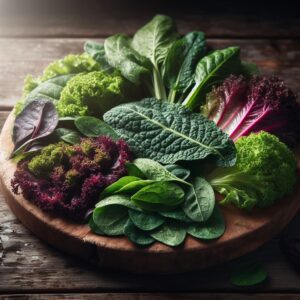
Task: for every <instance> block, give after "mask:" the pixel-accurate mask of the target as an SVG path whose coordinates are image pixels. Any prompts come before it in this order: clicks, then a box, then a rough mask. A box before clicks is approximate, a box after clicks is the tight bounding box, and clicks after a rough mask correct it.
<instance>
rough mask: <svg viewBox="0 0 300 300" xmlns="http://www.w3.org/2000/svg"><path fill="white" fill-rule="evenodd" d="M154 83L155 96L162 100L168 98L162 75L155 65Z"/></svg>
mask: <svg viewBox="0 0 300 300" xmlns="http://www.w3.org/2000/svg"><path fill="white" fill-rule="evenodd" d="M153 84H154V93H155V97H156V98H157V99H160V100H167V93H166V89H165V86H164V83H163V80H162V77H161V75H160V73H159V71H158V69H157V68H156V67H153Z"/></svg>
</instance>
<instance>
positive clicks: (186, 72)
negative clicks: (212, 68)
mask: <svg viewBox="0 0 300 300" xmlns="http://www.w3.org/2000/svg"><path fill="white" fill-rule="evenodd" d="M205 52H206V40H205V35H204V33H203V32H195V31H194V32H190V33H188V34H187V35H185V36H184V37H183V38H182V39H180V40H177V41H176V42H174V43H173V45H172V46H171V48H170V50H169V51H168V54H167V56H166V59H165V62H164V81H165V83H166V85H167V87H168V88H169V89H170V93H169V97H168V99H169V100H170V101H171V102H174V101H175V98H176V94H177V93H179V95H181V96H182V95H183V93H184V92H186V91H187V89H188V88H189V87H190V86H191V85H192V84H193V82H194V73H195V69H196V65H197V63H198V61H199V59H200V58H202V57H203V56H204V54H205Z"/></svg>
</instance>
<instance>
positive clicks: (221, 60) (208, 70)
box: [183, 47, 241, 109]
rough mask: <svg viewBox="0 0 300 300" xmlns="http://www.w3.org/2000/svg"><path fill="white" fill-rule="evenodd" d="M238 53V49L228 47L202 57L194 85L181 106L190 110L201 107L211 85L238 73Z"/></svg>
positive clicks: (239, 62) (239, 64)
mask: <svg viewBox="0 0 300 300" xmlns="http://www.w3.org/2000/svg"><path fill="white" fill-rule="evenodd" d="M239 53H240V49H239V48H238V47H228V48H226V49H223V50H216V51H214V52H212V53H211V54H209V55H207V56H205V57H203V58H202V59H201V60H200V61H199V63H198V64H197V67H196V71H195V83H196V84H195V85H194V87H193V89H192V90H191V92H190V93H189V95H188V96H187V98H186V99H185V100H184V102H183V105H185V106H186V107H188V108H190V109H194V108H195V107H196V106H199V105H201V103H203V102H204V101H205V96H206V94H207V92H209V91H210V90H211V88H212V87H213V85H216V84H219V83H220V82H221V81H222V80H223V79H224V78H225V77H227V76H228V75H230V74H234V73H236V72H237V71H239V70H240V66H241V61H240V57H239Z"/></svg>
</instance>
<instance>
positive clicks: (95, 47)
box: [84, 41, 113, 72]
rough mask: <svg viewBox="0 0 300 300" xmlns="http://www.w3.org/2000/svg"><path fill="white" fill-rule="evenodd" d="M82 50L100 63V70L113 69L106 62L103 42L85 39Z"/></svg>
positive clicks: (109, 70)
mask: <svg viewBox="0 0 300 300" xmlns="http://www.w3.org/2000/svg"><path fill="white" fill-rule="evenodd" d="M84 51H85V52H86V53H88V54H89V55H90V56H91V57H92V58H93V59H94V60H95V61H96V62H97V63H98V64H99V65H100V69H101V70H102V71H106V72H111V71H112V70H113V68H112V67H111V66H110V65H109V64H108V62H107V58H106V55H105V49H104V45H103V44H100V43H96V42H94V41H86V42H85V44H84Z"/></svg>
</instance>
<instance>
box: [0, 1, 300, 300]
mask: <svg viewBox="0 0 300 300" xmlns="http://www.w3.org/2000/svg"><path fill="white" fill-rule="evenodd" d="M8 2H9V4H8ZM33 2H34V0H24V1H18V0H12V1H7V0H6V1H5V0H0V125H1V127H2V125H3V123H4V121H5V119H6V117H7V115H8V114H9V111H10V110H11V108H12V106H13V104H14V103H15V102H16V101H17V100H18V98H19V97H20V95H21V89H22V82H23V79H24V76H25V75H26V74H34V75H37V74H39V73H40V72H41V71H42V70H43V68H44V67H45V66H46V65H47V64H48V63H49V62H51V61H52V60H54V59H57V58H61V57H63V56H64V55H66V54H69V53H80V52H82V45H83V43H84V41H85V40H86V39H88V38H92V39H96V40H101V39H102V38H105V37H106V36H107V35H110V34H113V33H116V32H125V33H128V34H131V33H133V32H134V31H135V30H136V29H137V28H138V27H139V26H140V25H142V24H143V23H144V22H145V21H146V20H148V19H149V18H151V17H152V16H153V15H154V14H155V13H157V12H162V13H168V14H170V15H171V16H173V17H175V19H176V21H177V22H178V26H179V30H180V32H182V33H184V32H187V31H191V30H202V31H205V32H206V34H207V37H208V42H209V45H211V46H212V47H217V48H222V47H225V46H229V45H239V46H241V49H242V57H243V58H244V59H246V60H249V61H252V62H255V63H257V64H258V66H259V67H260V68H261V69H262V71H263V73H265V74H272V73H274V74H276V75H279V76H281V77H283V78H285V79H286V82H287V83H288V85H289V86H290V87H291V88H292V89H293V90H294V91H295V92H296V93H298V94H299V93H300V85H299V82H300V40H299V37H300V21H299V20H298V18H297V15H296V11H295V10H293V9H290V10H286V9H285V8H281V7H275V8H274V7H273V8H272V11H270V10H269V9H264V7H262V8H260V10H257V9H256V8H255V7H242V8H241V7H240V8H239V9H237V8H236V5H235V4H236V3H235V4H234V3H233V4H232V5H231V4H230V3H231V2H230V1H226V3H223V4H220V5H219V6H217V5H216V7H213V8H212V7H208V6H207V7H200V6H199V7H198V6H195V5H194V6H191V7H189V4H191V3H190V2H189V1H185V2H187V3H186V5H185V6H182V7H179V8H178V7H177V9H175V8H174V6H175V5H174V2H172V3H173V5H170V2H169V1H166V2H165V3H164V4H163V5H162V4H161V3H160V5H158V4H159V2H156V1H155V2H154V3H151V4H149V5H145V4H141V3H140V4H138V3H133V2H129V3H128V2H127V3H126V4H125V3H124V2H121V1H119V2H116V1H114V2H113V3H111V2H109V1H92V0H90V1H85V2H83V1H72V2H71V1H67V0H65V1H64V2H63V4H62V3H61V2H59V1H52V2H51V3H52V4H51V5H49V6H48V5H46V4H47V3H48V4H49V3H50V1H45V2H44V1H40V2H43V5H41V4H37V3H38V2H34V3H33ZM32 8H34V9H32ZM0 147H1V145H0ZM298 225H300V215H298V216H297V217H296V218H295V220H294V221H293V223H292V224H291V225H290V227H291V226H292V227H294V228H295V227H297V226H298ZM298 227H299V226H298ZM279 238H280V237H276V238H274V239H273V240H271V241H270V242H269V243H268V244H266V245H265V246H263V247H261V248H260V249H258V250H257V251H255V252H254V253H252V254H250V255H248V256H247V257H246V258H243V259H247V260H255V261H260V262H261V263H262V264H263V265H264V266H265V268H266V269H267V271H268V273H269V279H268V280H267V281H266V282H265V283H264V284H262V285H259V286H257V287H253V288H251V289H241V288H237V287H234V286H232V285H231V284H230V282H229V278H228V277H229V273H230V270H231V269H232V267H233V266H234V263H235V262H232V263H228V264H225V265H223V266H218V267H216V268H212V269H209V270H205V271H201V272H195V273H189V274H182V275H168V276H166V275H165V276H156V275H152V276H150V275H147V276H136V275H129V274H124V273H123V274H121V273H111V272H108V271H103V270H102V271H101V270H96V269H94V268H93V267H92V266H87V265H86V264H84V263H83V262H80V261H78V260H76V259H73V258H71V257H67V256H66V255H64V254H63V253H61V252H58V251H57V250H55V249H53V248H52V247H50V246H48V245H46V244H45V243H43V242H41V241H40V240H38V239H37V238H36V237H35V236H33V235H32V234H31V233H30V232H29V231H28V230H26V228H24V227H23V226H22V224H20V222H19V221H18V220H17V219H16V218H15V217H14V215H13V214H12V213H11V212H10V210H9V208H8V207H7V205H6V203H5V200H4V198H3V195H2V194H1V191H0V298H1V299H4V298H5V299H7V298H8V299H15V298H17V299H27V298H34V299H78V298H79V299H93V298H98V299H149V300H150V299H154V298H155V299H173V298H175V297H176V298H182V299H211V298H212V299H224V298H225V297H226V298H228V299H248V298H250V297H253V296H254V295H250V294H248V292H250V293H251V294H253V293H255V296H254V297H255V299H264V300H265V299H300V295H299V296H298V295H297V293H298V292H300V273H299V272H298V271H297V270H296V269H294V267H292V266H291V265H290V264H289V263H288V261H287V260H286V258H285V257H284V255H283V254H282V253H281V251H280V247H279ZM123 292H126V294H121V293H123ZM150 292H151V293H150ZM175 292H180V294H176V296H175V294H174V293H175ZM246 292H247V293H246ZM149 293H150V294H149Z"/></svg>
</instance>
